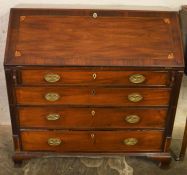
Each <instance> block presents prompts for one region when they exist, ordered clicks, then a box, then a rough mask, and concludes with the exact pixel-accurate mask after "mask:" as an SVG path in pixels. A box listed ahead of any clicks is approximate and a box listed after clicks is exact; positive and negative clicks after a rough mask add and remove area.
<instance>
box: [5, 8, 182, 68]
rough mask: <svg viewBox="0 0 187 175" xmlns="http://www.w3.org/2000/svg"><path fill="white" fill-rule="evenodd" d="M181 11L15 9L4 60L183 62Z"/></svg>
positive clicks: (178, 64)
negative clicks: (179, 14)
mask: <svg viewBox="0 0 187 175" xmlns="http://www.w3.org/2000/svg"><path fill="white" fill-rule="evenodd" d="M180 35H181V34H180V29H179V20H178V13H177V12H156V11H155V12H154V11H126V10H69V9H61V10H59V9H58V10H57V9H53V10H52V9H11V13H10V22H9V31H8V38H7V47H6V53H5V65H56V66H127V67H136V66H138V67H139V66H141V67H150V66H151V67H183V54H182V45H181V37H180Z"/></svg>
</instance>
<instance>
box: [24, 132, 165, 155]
mask: <svg viewBox="0 0 187 175" xmlns="http://www.w3.org/2000/svg"><path fill="white" fill-rule="evenodd" d="M21 140H22V148H23V150H24V151H56V152H125V151H137V152H143V151H160V150H161V145H162V141H163V132H161V131H154V130H153V131H114V132H112V131H93V132H89V131H61V130H59V131H22V132H21Z"/></svg>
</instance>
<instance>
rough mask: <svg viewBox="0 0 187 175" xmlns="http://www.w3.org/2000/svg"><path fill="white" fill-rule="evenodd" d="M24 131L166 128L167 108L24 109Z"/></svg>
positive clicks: (20, 113) (21, 112) (22, 115)
mask: <svg viewBox="0 0 187 175" xmlns="http://www.w3.org/2000/svg"><path fill="white" fill-rule="evenodd" d="M18 113H19V121H20V127H21V128H52V129H56V128H60V129H96V128H97V129H103V128H105V129H107V128H108V129H111V128H113V129H114V128H164V127H165V120H166V116H167V109H126V108H65V107H48V108H45V107H43V108H39V107H21V108H20V109H19V110H18Z"/></svg>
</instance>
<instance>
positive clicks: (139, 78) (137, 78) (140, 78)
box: [129, 74, 145, 84]
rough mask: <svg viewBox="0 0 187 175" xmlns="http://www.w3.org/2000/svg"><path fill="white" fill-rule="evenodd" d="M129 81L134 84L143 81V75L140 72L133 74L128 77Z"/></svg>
mask: <svg viewBox="0 0 187 175" xmlns="http://www.w3.org/2000/svg"><path fill="white" fill-rule="evenodd" d="M129 81H130V82H131V83H134V84H139V83H143V82H144V81H145V76H143V75H141V74H133V75H131V76H130V77H129Z"/></svg>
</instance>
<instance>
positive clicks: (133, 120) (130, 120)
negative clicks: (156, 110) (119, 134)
mask: <svg viewBox="0 0 187 175" xmlns="http://www.w3.org/2000/svg"><path fill="white" fill-rule="evenodd" d="M125 121H126V122H127V123H131V124H134V123H138V122H139V121H140V117H139V116H138V115H128V116H126V117H125Z"/></svg>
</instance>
